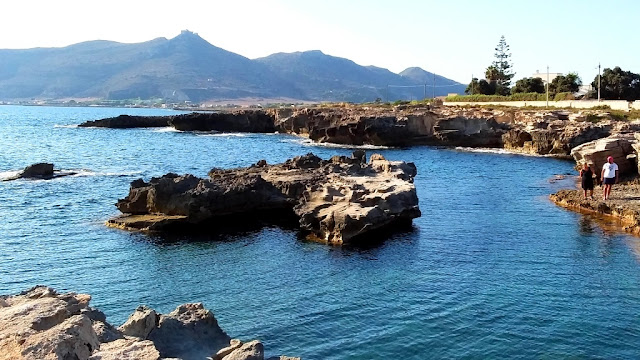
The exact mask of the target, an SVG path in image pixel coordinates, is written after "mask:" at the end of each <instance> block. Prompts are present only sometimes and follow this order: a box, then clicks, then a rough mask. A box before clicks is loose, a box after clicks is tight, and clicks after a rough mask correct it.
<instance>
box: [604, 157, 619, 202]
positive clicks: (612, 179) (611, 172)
mask: <svg viewBox="0 0 640 360" xmlns="http://www.w3.org/2000/svg"><path fill="white" fill-rule="evenodd" d="M600 181H602V183H603V184H604V189H603V191H602V195H603V198H604V200H609V195H611V185H613V184H615V183H617V182H618V164H616V163H614V162H613V157H612V156H609V157H608V158H607V162H606V163H604V165H603V166H602V173H601V174H600Z"/></svg>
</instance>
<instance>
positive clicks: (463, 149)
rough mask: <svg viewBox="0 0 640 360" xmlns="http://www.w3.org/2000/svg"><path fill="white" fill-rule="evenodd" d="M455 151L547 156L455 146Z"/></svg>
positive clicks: (498, 149)
mask: <svg viewBox="0 0 640 360" xmlns="http://www.w3.org/2000/svg"><path fill="white" fill-rule="evenodd" d="M455 150H458V151H464V152H475V153H486V154H500V155H521V156H533V157H548V156H547V155H540V154H529V153H521V152H517V151H510V150H506V149H500V148H473V147H466V146H456V147H455Z"/></svg>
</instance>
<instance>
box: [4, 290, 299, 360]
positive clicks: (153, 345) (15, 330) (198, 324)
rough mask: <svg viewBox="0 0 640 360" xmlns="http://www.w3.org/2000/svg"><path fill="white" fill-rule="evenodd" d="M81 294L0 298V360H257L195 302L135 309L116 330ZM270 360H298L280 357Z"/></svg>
mask: <svg viewBox="0 0 640 360" xmlns="http://www.w3.org/2000/svg"><path fill="white" fill-rule="evenodd" d="M90 300H91V296H90V295H87V294H76V293H66V294H59V293H57V292H56V291H55V290H53V289H51V288H48V287H45V286H36V287H34V288H32V289H30V290H27V291H25V292H23V293H21V294H18V295H4V296H0V360H21V359H24V360H31V359H33V360H35V359H52V360H53V359H59V360H71V359H74V360H123V359H131V360H133V359H136V360H160V359H169V358H171V359H176V360H179V359H180V360H204V359H215V360H263V359H264V346H263V345H262V343H261V342H260V341H258V340H253V341H250V342H246V343H244V342H242V341H240V340H239V339H231V337H230V336H229V335H227V334H226V333H225V332H224V331H223V330H222V329H221V328H220V326H218V322H217V320H216V318H215V316H214V315H213V313H212V312H211V311H209V310H207V309H205V308H204V306H203V305H202V304H200V303H195V304H183V305H180V306H178V307H177V308H176V309H175V310H174V311H172V312H170V313H169V314H159V313H157V312H156V311H155V310H153V309H150V308H148V307H145V306H140V307H138V308H137V309H136V310H135V312H134V313H133V314H131V316H130V317H129V319H128V320H127V321H126V322H125V323H124V324H122V325H121V326H119V327H115V326H113V325H111V324H109V323H108V322H107V320H106V316H105V314H104V313H103V312H101V311H100V310H98V309H95V308H92V307H90V306H89V301H90ZM269 359H270V360H278V359H279V360H296V359H297V360H300V358H291V357H286V356H281V357H273V358H269Z"/></svg>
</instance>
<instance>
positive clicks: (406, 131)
mask: <svg viewBox="0 0 640 360" xmlns="http://www.w3.org/2000/svg"><path fill="white" fill-rule="evenodd" d="M79 126H80V127H108V128H131V127H158V126H171V127H174V128H175V129H177V130H180V131H218V132H254V133H268V132H280V133H287V134H293V135H297V136H303V137H307V138H309V139H311V140H313V141H315V142H318V143H333V144H342V145H379V146H397V147H404V146H414V145H437V146H465V147H490V148H504V149H506V150H509V151H514V152H519V153H525V154H536V155H551V156H560V157H569V155H570V151H571V149H573V148H574V147H576V146H578V145H580V144H583V143H586V142H589V141H592V140H596V139H600V138H603V137H607V136H610V135H614V134H620V133H632V132H635V131H640V123H639V122H629V121H619V120H616V118H615V117H614V116H613V115H611V114H610V113H609V112H607V111H606V110H581V111H577V112H568V111H564V110H527V109H490V108H483V107H437V106H424V105H423V106H405V105H402V106H396V107H393V108H390V107H382V106H358V105H345V106H333V107H315V108H282V109H268V110H255V109H251V110H237V111H232V112H217V113H210V112H209V113H190V114H182V115H172V116H160V117H158V116H152V117H144V116H128V115H121V116H119V117H116V118H107V119H102V120H95V121H88V122H85V123H83V124H80V125H79Z"/></svg>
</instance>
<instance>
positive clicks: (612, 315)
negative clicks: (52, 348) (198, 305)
mask: <svg viewBox="0 0 640 360" xmlns="http://www.w3.org/2000/svg"><path fill="white" fill-rule="evenodd" d="M122 113H128V114H146V115H163V114H169V113H171V112H170V111H168V110H149V109H106V108H47V107H14V106H0V145H2V151H1V152H0V176H5V175H6V174H9V173H10V172H13V171H17V170H20V169H21V168H23V167H25V166H26V165H29V164H31V163H34V162H40V161H48V162H53V163H55V164H56V168H59V169H64V170H81V171H80V172H79V174H78V175H76V176H72V177H65V178H59V179H55V180H51V181H27V180H18V181H13V182H0V214H2V221H1V222H0V249H1V250H0V293H2V294H6V293H15V292H18V291H21V290H24V289H26V288H28V287H31V286H33V285H36V284H46V285H49V286H53V287H55V288H56V289H58V290H61V291H77V292H86V293H90V294H92V295H93V300H92V304H93V305H94V306H96V307H99V308H100V309H102V310H103V311H105V312H106V314H107V317H108V319H109V320H110V322H112V323H115V324H119V323H121V322H122V321H124V320H125V319H126V317H127V316H128V314H129V313H131V312H132V311H133V309H135V307H136V306H137V305H139V304H141V303H143V304H147V305H150V306H152V307H154V308H156V309H158V310H159V311H161V312H168V311H171V310H172V309H173V308H174V307H175V306H177V305H178V304H180V303H184V302H198V301H199V302H204V303H205V305H206V306H207V307H208V308H210V309H212V310H213V311H214V313H215V314H216V317H217V318H218V321H219V323H220V325H221V326H222V328H223V329H225V330H226V331H227V332H228V333H229V334H230V335H231V336H232V337H240V338H243V339H253V338H259V339H261V340H262V341H263V342H264V343H265V348H266V349H267V353H268V355H276V354H289V355H296V356H302V357H303V358H304V359H307V360H309V359H389V358H396V359H400V358H401V359H425V358H503V357H506V358H527V359H529V358H551V359H556V358H567V357H576V358H590V357H601V358H638V357H640V276H639V274H640V264H639V259H640V255H639V254H638V252H639V250H638V249H640V246H639V245H638V240H637V239H636V238H633V237H630V236H627V235H624V234H620V233H611V232H605V231H603V230H601V229H600V228H599V227H598V226H596V225H595V224H594V223H592V222H591V221H590V220H589V218H588V217H583V216H582V215H579V214H575V213H572V212H569V211H566V210H563V209H560V208H557V207H556V206H554V205H553V204H552V203H550V202H549V200H548V199H547V195H548V194H549V193H550V192H553V191H554V190H555V189H557V188H559V187H561V186H566V185H567V184H566V183H564V185H563V183H562V182H560V183H552V182H550V181H549V179H551V178H552V177H553V176H554V175H556V174H565V173H570V172H572V164H571V163H570V162H566V161H560V160H554V159H548V158H540V157H526V156H519V155H512V154H505V153H487V152H469V151H464V150H463V149H458V150H456V149H437V148H431V147H417V148H412V149H385V148H382V149H375V150H371V149H369V150H368V152H369V153H371V152H372V151H375V152H380V153H382V154H384V156H386V157H387V158H389V159H398V160H406V161H413V162H415V163H416V166H417V168H418V177H417V178H416V181H415V183H416V187H417V189H418V196H419V198H420V207H421V209H422V212H423V216H422V217H421V218H419V219H416V220H414V227H413V230H412V231H409V232H404V233H397V234H395V235H393V236H391V237H390V238H389V239H388V240H386V241H384V242H382V243H380V244H376V245H375V246H371V247H369V248H349V247H344V248H336V247H328V246H325V245H321V244H315V243H309V242H304V241H301V240H300V239H298V238H297V232H296V231H295V230H294V229H282V228H278V227H275V226H272V227H264V228H257V229H248V230H247V231H245V232H243V233H233V234H226V235H212V236H208V237H205V236H200V237H198V238H185V237H183V238H181V237H177V238H171V239H166V238H161V237H153V236H147V235H143V234H136V233H128V232H124V231H120V230H115V229H109V228H106V227H105V226H103V222H104V221H105V220H106V219H108V218H109V217H111V216H114V215H116V214H118V212H117V209H116V208H115V207H114V206H113V204H114V203H115V202H116V201H117V199H118V198H121V197H123V196H125V195H126V194H127V192H128V187H129V183H130V182H131V181H132V180H135V179H136V178H139V177H142V178H144V179H149V178H150V177H151V176H159V175H162V174H164V173H167V172H170V171H171V172H177V173H192V174H194V175H198V176H206V173H207V171H208V170H210V169H211V168H212V167H222V168H228V167H235V166H247V165H250V164H253V163H255V162H257V161H258V160H260V159H266V160H267V161H268V162H269V163H275V162H281V161H283V160H285V159H287V158H290V157H292V156H294V155H301V154H304V153H307V152H314V153H315V154H317V155H319V156H321V157H323V158H328V157H330V156H332V155H335V154H344V155H348V154H349V153H350V152H351V149H345V148H335V147H327V146H314V145H313V144H309V143H308V142H306V141H304V140H302V139H299V138H296V137H292V136H287V135H279V134H229V135H215V136H213V135H212V134H206V133H199V134H194V133H182V132H177V131H171V130H170V129H130V130H116V129H95V128H94V129H92V128H76V127H73V126H72V125H74V124H78V123H80V122H82V121H85V120H93V119H98V118H103V117H108V116H115V115H119V114H122ZM569 183H570V181H569ZM634 249H636V250H635V251H636V252H634Z"/></svg>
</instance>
